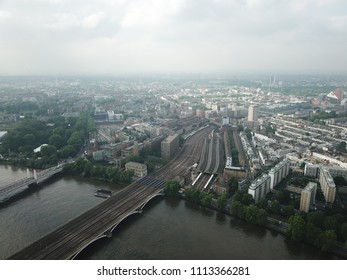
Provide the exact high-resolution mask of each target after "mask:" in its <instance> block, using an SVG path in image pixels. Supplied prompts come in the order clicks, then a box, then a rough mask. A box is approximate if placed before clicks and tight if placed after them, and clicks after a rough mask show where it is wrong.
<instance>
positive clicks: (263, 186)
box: [248, 174, 271, 203]
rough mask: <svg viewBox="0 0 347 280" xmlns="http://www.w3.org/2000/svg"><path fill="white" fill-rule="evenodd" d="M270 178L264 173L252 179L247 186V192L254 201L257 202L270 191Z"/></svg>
mask: <svg viewBox="0 0 347 280" xmlns="http://www.w3.org/2000/svg"><path fill="white" fill-rule="evenodd" d="M270 183H271V179H270V176H269V175H268V174H264V175H263V176H262V177H260V178H258V179H257V180H255V181H253V183H252V184H251V185H250V187H249V188H248V193H249V194H250V195H252V197H253V199H254V202H255V203H257V202H258V201H259V200H260V199H261V198H263V197H265V195H266V194H267V193H268V192H269V191H270Z"/></svg>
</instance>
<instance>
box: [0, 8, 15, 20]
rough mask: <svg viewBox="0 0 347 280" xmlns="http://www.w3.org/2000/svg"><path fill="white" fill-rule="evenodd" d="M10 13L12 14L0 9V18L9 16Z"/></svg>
mask: <svg viewBox="0 0 347 280" xmlns="http://www.w3.org/2000/svg"><path fill="white" fill-rule="evenodd" d="M11 15H12V14H11V13H10V12H9V11H4V10H0V20H4V19H7V18H9V17H11Z"/></svg>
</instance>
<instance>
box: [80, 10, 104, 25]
mask: <svg viewBox="0 0 347 280" xmlns="http://www.w3.org/2000/svg"><path fill="white" fill-rule="evenodd" d="M103 18H104V13H102V12H99V13H96V14H92V15H90V16H87V17H86V18H84V19H83V20H82V22H81V25H82V27H84V28H95V27H97V26H98V24H99V23H100V21H101V20H102V19H103Z"/></svg>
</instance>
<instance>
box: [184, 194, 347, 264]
mask: <svg viewBox="0 0 347 280" xmlns="http://www.w3.org/2000/svg"><path fill="white" fill-rule="evenodd" d="M179 197H180V199H182V200H185V201H189V202H190V203H194V202H192V201H190V200H187V199H186V198H185V195H184V193H182V194H180V195H179ZM229 202H230V201H229ZM196 205H197V206H199V207H200V208H208V209H211V210H213V211H216V212H219V213H223V214H225V215H228V216H230V217H234V218H236V219H240V218H239V217H237V216H235V215H232V214H231V206H230V204H227V205H226V207H225V208H224V210H223V211H220V210H219V209H218V206H217V201H216V199H214V200H212V203H211V204H210V205H209V206H208V207H207V206H202V205H200V204H196ZM240 220H242V221H244V222H247V221H245V220H244V219H240ZM250 224H253V225H255V226H259V227H262V228H266V229H268V230H271V231H274V232H277V233H280V234H281V235H283V236H285V237H286V238H287V231H288V228H289V224H288V223H287V222H284V221H282V220H278V219H275V218H273V217H270V216H267V217H266V221H265V223H263V224H261V225H259V224H254V223H250ZM298 243H300V242H298ZM302 243H303V244H307V245H308V246H313V247H314V248H317V247H316V246H314V245H312V244H310V243H308V242H304V241H303V242H302ZM317 249H318V250H320V248H317ZM321 251H322V250H321ZM322 252H324V251H322ZM326 252H329V253H332V254H335V255H337V256H339V257H342V258H344V259H347V248H346V247H345V244H344V243H341V242H338V241H336V243H335V244H334V245H332V246H331V247H330V248H329V249H328V250H327V251H326Z"/></svg>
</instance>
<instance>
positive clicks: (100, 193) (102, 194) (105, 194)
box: [94, 189, 112, 198]
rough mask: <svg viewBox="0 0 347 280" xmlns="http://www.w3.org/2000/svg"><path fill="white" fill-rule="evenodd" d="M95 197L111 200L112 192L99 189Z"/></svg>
mask: <svg viewBox="0 0 347 280" xmlns="http://www.w3.org/2000/svg"><path fill="white" fill-rule="evenodd" d="M94 195H95V196H98V197H103V198H109V197H110V196H111V195H112V192H111V191H109V190H105V189H98V190H96V191H95V193H94Z"/></svg>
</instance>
